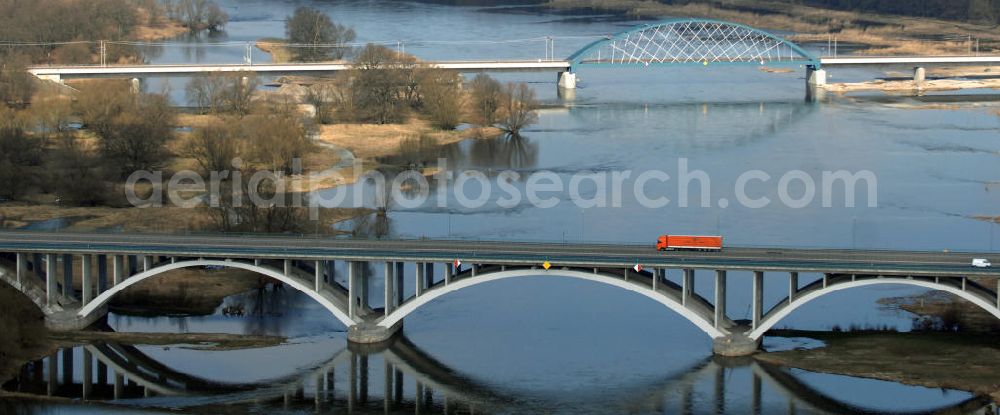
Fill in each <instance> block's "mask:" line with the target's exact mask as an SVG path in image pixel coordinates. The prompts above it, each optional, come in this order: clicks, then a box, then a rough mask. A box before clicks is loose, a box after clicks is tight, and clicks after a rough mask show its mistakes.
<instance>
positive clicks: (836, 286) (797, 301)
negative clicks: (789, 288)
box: [747, 276, 1000, 339]
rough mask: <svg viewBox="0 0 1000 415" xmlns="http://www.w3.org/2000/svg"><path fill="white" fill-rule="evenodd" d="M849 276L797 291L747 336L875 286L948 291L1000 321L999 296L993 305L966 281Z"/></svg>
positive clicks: (817, 282) (776, 307)
mask: <svg viewBox="0 0 1000 415" xmlns="http://www.w3.org/2000/svg"><path fill="white" fill-rule="evenodd" d="M845 277H846V278H845V280H846V279H847V278H850V279H849V280H846V281H843V282H833V283H830V282H829V280H828V282H827V285H826V286H825V287H824V286H823V280H818V281H816V282H814V283H813V284H810V285H809V286H806V287H804V288H803V289H802V290H801V291H799V292H797V293H796V294H795V295H794V296H793V297H791V301H789V297H786V298H785V299H784V300H782V301H780V302H779V303H778V305H777V306H775V307H774V308H773V309H772V310H771V311H770V312H768V313H767V315H765V316H764V317H763V319H761V321H760V323H759V324H758V325H757V326H756V327H755V328H754V329H753V330H752V331H750V332H749V333H747V335H748V336H749V337H750V338H752V339H760V338H761V337H763V336H764V333H767V331H768V330H770V329H771V328H773V327H774V326H775V325H776V324H778V323H779V322H780V321H781V320H783V319H784V318H785V317H788V316H789V315H791V314H792V312H794V311H795V310H796V309H798V308H799V307H802V306H804V305H806V304H808V303H810V302H811V301H813V300H815V299H818V298H820V297H823V296H825V295H827V294H831V293H834V292H838V291H843V290H849V289H853V288H861V287H868V286H874V285H909V286H915V287H922V288H928V289H931V290H936V291H943V292H947V293H949V294H953V295H955V296H958V297H960V298H962V299H964V300H966V301H968V302H970V303H972V304H975V305H976V306H977V307H979V308H982V309H983V310H984V311H986V312H987V313H990V314H992V315H993V316H994V317H996V318H997V319H1000V300H998V299H996V294H995V293H989V294H993V295H994V299H992V300H993V301H994V302H993V303H991V301H990V300H988V299H987V298H986V296H985V295H980V294H977V293H975V292H974V291H971V290H970V289H969V288H970V286H971V285H972V283H971V282H968V281H963V282H962V286H958V287H956V286H954V285H949V284H945V283H942V282H940V281H939V280H936V279H932V280H926V279H917V278H909V277H898V276H881V277H874V278H864V279H856V277H851V276H845ZM963 288H964V289H963ZM977 289H980V290H984V291H986V290H985V289H982V288H980V287H977Z"/></svg>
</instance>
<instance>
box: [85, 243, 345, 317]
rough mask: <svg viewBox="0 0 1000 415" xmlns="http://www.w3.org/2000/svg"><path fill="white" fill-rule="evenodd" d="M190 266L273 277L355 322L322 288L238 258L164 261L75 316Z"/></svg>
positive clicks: (126, 281)
mask: <svg viewBox="0 0 1000 415" xmlns="http://www.w3.org/2000/svg"><path fill="white" fill-rule="evenodd" d="M193 267H226V268H237V269H242V270H246V271H251V272H256V273H258V274H261V275H264V276H267V277H270V278H274V279H276V280H278V281H281V282H283V283H285V284H287V285H288V286H290V287H292V288H294V289H296V290H299V291H301V292H303V293H305V294H306V295H308V296H309V297H310V298H312V299H313V300H315V301H316V302H318V303H319V304H320V305H322V306H323V308H326V309H327V310H328V311H330V313H331V314H333V316H334V317H336V318H337V320H339V321H340V322H341V323H343V324H344V325H345V326H347V327H350V326H352V325H355V324H357V323H358V321H355V320H354V319H352V318H350V317H349V316H348V315H347V313H346V312H344V311H343V309H342V308H341V307H339V306H338V304H337V302H338V301H337V300H336V299H335V298H333V297H332V296H330V295H327V294H325V293H324V292H322V291H316V290H315V289H314V288H313V287H311V286H310V284H309V283H308V282H306V281H304V279H302V278H297V277H294V276H292V275H290V274H286V273H285V272H282V271H279V270H277V269H274V268H271V267H267V266H263V265H255V264H252V263H245V262H240V261H224V260H209V259H198V260H186V261H178V262H172V263H167V264H163V265H160V266H157V267H155V268H151V269H149V270H146V271H143V272H140V273H138V274H135V275H133V276H131V277H128V278H126V279H125V280H124V281H122V282H121V283H119V284H117V285H115V286H114V287H111V288H110V289H108V290H107V291H105V292H103V293H101V294H100V295H98V296H97V297H95V298H94V299H93V300H92V301H90V302H89V303H87V305H85V306H83V307H82V308H80V310H79V311H78V312H77V315H78V316H80V317H81V318H87V317H90V315H91V314H92V313H95V312H97V311H98V310H101V308H102V306H104V305H105V304H107V303H108V302H109V301H111V299H112V298H114V296H115V295H118V293H121V292H122V291H124V290H125V289H127V288H129V287H131V286H133V285H135V284H138V283H140V282H142V281H145V280H147V279H149V278H153V277H156V276H159V275H163V274H165V273H167V272H170V271H174V270H178V269H182V268H193Z"/></svg>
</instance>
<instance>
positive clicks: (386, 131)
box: [0, 0, 539, 315]
mask: <svg viewBox="0 0 1000 415" xmlns="http://www.w3.org/2000/svg"><path fill="white" fill-rule="evenodd" d="M0 1H3V0H0ZM42 1H49V0H42ZM72 1H76V0H72ZM96 1H98V2H108V4H117V3H114V2H117V1H119V0H96ZM192 1H193V2H199V1H200V2H201V3H205V4H210V3H206V2H204V1H202V0H177V1H168V2H166V3H165V4H168V5H169V4H172V5H174V6H178V5H184V4H185V2H192ZM100 4H103V3H100ZM174 6H171V7H174ZM160 13H165V14H166V16H167V17H169V21H174V23H173V26H171V27H173V28H174V29H172V30H173V31H177V30H179V29H178V28H179V27H184V28H185V29H186V30H187V29H188V28H195V30H203V29H206V28H208V29H211V28H212V27H215V26H211V25H209V26H206V24H209V23H205V22H211V21H213V20H212V19H213V18H211V17H204V16H203V17H196V18H194V17H191V16H187V17H186V19H188V20H186V22H187V23H184V24H183V25H182V24H180V23H177V19H178V18H180V17H183V16H185V15H184V12H181V11H178V10H177V9H168V10H166V11H163V10H161V11H160ZM210 15H211V13H208V14H206V15H205V16H210ZM177 16H180V17H177ZM167 17H164V16H160V17H157V18H156V20H155V21H156V22H160V23H163V22H165V21H167V20H164V19H167ZM145 18H146V19H147V20H148V21H154V19H153V18H152V17H150V16H146V17H145ZM192 19H193V20H192ZM192 22H194V23H192ZM295 24H301V25H302V27H300V28H295V27H292V26H291V25H295ZM289 25H290V26H289V33H295V34H296V35H297V36H305V37H307V38H311V39H312V38H315V39H319V38H322V36H338V38H337V39H340V40H343V41H349V40H350V39H353V36H354V34H353V30H351V29H350V28H346V27H343V26H341V25H338V24H335V23H333V22H331V21H330V20H329V17H328V16H326V15H325V14H323V13H320V12H318V11H316V10H313V9H308V8H300V9H299V10H297V11H296V14H295V16H293V17H290V18H289ZM303 30H306V31H308V30H318V31H319V32H320V33H315V34H310V33H302V31H303ZM133 32H142V30H140V29H135V30H133V29H130V30H129V31H128V33H133ZM167 32H168V31H167V30H164V31H163V32H161V34H166V33H167ZM337 39H333V38H331V39H327V40H328V41H329V42H322V43H335V41H336V40H337ZM89 52H93V51H89ZM89 52H88V53H89ZM354 52H355V53H352V54H351V56H350V58H351V59H350V60H344V61H345V62H349V63H350V65H351V68H352V69H351V70H349V71H347V72H345V73H344V74H343V76H338V77H336V78H335V79H333V80H329V79H326V80H315V79H308V80H300V81H301V82H298V83H295V84H283V85H281V86H280V87H279V88H277V89H273V90H272V89H259V88H258V86H260V81H259V80H258V79H257V77H256V76H255V75H254V74H252V73H238V74H213V75H208V76H205V77H198V78H194V79H193V80H192V81H191V82H190V83H189V84H188V85H187V86H186V88H185V94H186V97H187V100H188V101H189V102H188V103H189V104H190V105H191V106H192V107H193V108H197V109H198V110H196V112H195V113H179V111H178V110H177V109H176V108H173V107H172V105H171V103H170V101H169V99H168V98H167V96H166V94H163V93H149V92H145V91H142V90H141V89H140V90H135V89H133V88H132V85H131V84H130V83H129V82H126V81H113V80H81V81H71V82H69V83H68V85H70V86H71V88H56V87H53V86H52V85H51V84H50V83H47V82H41V81H37V80H34V79H31V78H30V75H26V74H25V73H24V72H23V71H19V70H16V69H15V70H12V71H10V73H11V74H14V75H16V77H15V78H13V79H10V78H2V77H0V87H5V86H6V85H15V86H16V87H17V88H13V89H4V88H0V93H3V94H4V96H3V97H2V98H3V99H2V101H3V102H5V103H6V104H7V105H5V106H4V105H0V112H2V117H0V148H2V149H4V151H3V152H2V153H0V192H2V194H0V227H7V228H19V227H24V226H28V225H35V224H38V225H41V226H43V227H44V226H49V225H51V227H53V228H57V229H64V230H70V231H73V230H103V231H112V232H120V231H131V232H145V233H161V232H166V233H175V232H188V231H196V232H199V231H200V232H205V231H221V232H233V231H235V232H278V233H313V232H315V233H323V234H330V235H337V234H343V233H348V234H352V235H354V236H358V237H374V238H381V237H385V236H386V235H384V234H381V233H379V232H383V231H386V229H383V228H382V227H378V226H375V227H373V226H370V224H369V222H370V220H369V219H370V218H369V216H371V215H373V214H375V215H376V219H375V220H376V221H378V220H379V219H378V218H379V217H381V216H384V215H385V214H386V212H387V211H388V207H380V208H378V209H372V208H354V207H343V208H323V209H319V213H320V217H319V219H320V220H319V221H318V222H310V221H309V220H308V219H307V218H306V214H307V211H308V207H298V206H297V205H294V202H289V201H290V200H291V201H294V200H300V199H301V198H302V197H305V196H302V197H298V196H301V195H303V194H306V193H307V192H310V191H315V190H322V189H326V188H331V187H336V186H343V185H347V184H351V183H352V182H353V180H354V179H355V178H356V177H358V176H360V175H361V174H363V173H364V172H366V171H370V170H378V169H389V170H393V169H396V168H399V167H413V166H415V165H416V166H421V165H422V166H424V167H423V168H424V171H425V173H426V174H432V173H433V172H434V171H435V169H434V168H433V167H431V166H429V165H427V164H426V163H428V162H429V160H432V159H433V158H434V157H436V154H437V153H438V151H439V150H440V149H441V148H443V147H444V146H448V145H452V144H454V143H457V142H460V141H463V140H468V139H493V138H497V137H501V136H503V135H505V134H517V133H518V132H519V130H520V129H521V128H523V127H524V126H525V125H528V124H531V123H533V122H535V120H536V119H537V118H535V115H534V111H535V109H536V108H538V106H539V105H538V103H537V101H536V100H535V98H534V95H533V91H531V90H530V89H528V88H527V87H526V86H524V85H523V84H513V83H511V84H506V85H504V84H501V83H499V82H497V81H495V80H493V79H492V78H489V77H487V76H485V75H483V76H480V77H477V78H476V79H475V80H473V81H472V82H471V83H470V85H469V86H468V88H466V87H464V86H463V85H462V79H461V78H459V77H458V75H457V73H454V72H451V71H445V70H440V69H436V68H430V67H427V66H425V65H422V64H421V63H420V62H419V61H417V60H416V59H415V58H414V57H412V56H409V55H403V54H398V53H396V52H394V51H391V50H389V49H387V48H384V47H381V46H375V45H368V46H366V47H364V48H360V49H358V50H356V51H354ZM43 55H44V54H42V55H37V56H35V57H34V58H32V59H33V61H35V62H38V61H39V60H45V59H46V58H44V57H43ZM88 56H90V57H89V58H88V59H93V56H92V53H91V54H89V55H88ZM346 57H347V56H345V54H344V51H343V50H341V49H338V48H329V49H326V48H317V49H306V50H300V51H297V55H296V56H295V58H296V59H303V58H304V59H312V60H329V59H343V58H346ZM20 62H22V63H21V64H22V65H23V64H25V63H24V61H20ZM4 73H5V74H6V73H7V72H4ZM385 75H388V76H385ZM307 81H308V82H307ZM512 120H514V121H512ZM460 126H461V127H462V128H458V127H460ZM15 156H17V157H15ZM348 156H349V157H351V158H353V160H348V159H346V157H348ZM387 159H391V160H392V161H388V163H392V164H389V165H386V164H384V163H386V161H384V160H387ZM234 160H240V162H239V164H240V165H239V166H236V164H234V163H236V162H235V161H234ZM299 160H301V163H299ZM399 163H405V165H398V164H399ZM358 166H360V167H361V169H362V171H354V170H355V169H356V168H357V167H358ZM234 168H236V169H238V170H239V172H240V173H242V174H243V177H250V176H251V175H252V174H253V173H255V172H261V171H265V172H277V173H280V175H277V174H276V175H275V176H276V177H277V178H276V179H274V180H273V181H272V182H269V183H265V184H262V185H260V186H259V187H257V188H254V189H245V188H241V189H230V187H234V186H235V185H236V184H235V183H232V182H234V181H232V180H224V181H223V182H222V186H223V187H224V188H223V189H221V199H222V200H221V201H220V204H219V206H214V207H199V208H195V209H188V208H183V207H178V206H173V205H171V204H167V205H166V206H162V207H158V208H157V209H156V211H155V212H151V211H150V210H148V209H146V208H147V207H149V206H145V205H143V206H133V205H132V204H131V203H129V202H127V201H126V200H124V199H125V196H124V193H125V186H124V182H125V178H126V177H127V176H128V175H130V173H131V172H135V171H142V170H146V171H162V172H163V174H164V177H165V178H168V179H169V178H170V177H171V176H172V175H173V174H175V173H177V172H181V171H189V170H190V171H196V172H200V173H201V174H202V176H203V177H208V174H209V173H210V172H221V171H230V170H233V169H234ZM331 171H332V173H331ZM66 177H75V180H74V181H73V183H68V181H67V180H65V178H66ZM338 177H340V178H343V179H340V180H334V179H335V178H338ZM241 185H242V186H246V185H247V183H246V181H244V182H243V183H242V184H241ZM173 186H176V187H172V188H156V187H153V186H150V185H145V184H144V185H143V186H139V187H138V188H136V193H137V194H138V195H139V196H140V198H147V197H149V196H150V195H151V194H153V192H163V193H161V194H163V195H166V194H167V193H166V192H167V191H170V190H178V191H180V193H181V194H182V195H183V196H184V197H186V198H189V199H190V198H204V197H205V196H206V195H207V193H206V190H204V189H194V188H188V187H184V186H183V185H173ZM230 190H233V191H230ZM236 190H240V192H236ZM251 193H256V194H257V195H259V196H261V197H263V198H264V200H269V199H270V200H275V199H274V198H277V199H280V200H281V201H283V202H281V203H276V204H274V205H271V206H265V207H258V206H255V205H254V204H253V203H252V199H249V198H250V197H252V196H250V194H251ZM230 194H232V195H239V196H238V197H241V198H246V199H248V200H243V201H242V203H241V204H240V203H237V202H238V201H237V200H236V199H232V198H229V197H227V195H230ZM235 197H237V196H233V198H235ZM150 206H154V205H150ZM306 206H308V204H306ZM345 221H348V222H347V225H348V226H349V228H348V229H347V230H342V229H338V228H335V227H334V225H335V224H338V223H341V222H345ZM8 265H9V264H8ZM75 284H76V285H77V286H79V284H80V281H79V279H78V278H77V281H75ZM265 284H267V281H264V280H262V279H260V278H259V277H258V276H256V275H255V274H250V273H246V272H241V271H233V270H218V271H209V270H201V269H198V270H181V271H175V272H171V273H170V275H165V276H163V277H162V278H157V279H153V280H150V281H144V282H142V283H140V284H138V285H136V286H135V287H132V288H130V289H129V290H128V291H126V292H125V293H123V295H121V296H120V297H118V298H116V299H114V300H113V301H112V302H111V304H110V307H111V308H112V309H113V310H115V311H116V312H119V313H126V314H139V315H141V314H145V313H148V312H149V310H157V311H158V312H161V313H162V312H167V313H170V314H175V315H205V314H211V313H213V312H214V311H215V310H216V308H217V307H218V305H219V304H221V302H222V301H223V299H224V298H226V297H228V296H232V295H235V294H239V293H244V292H247V291H250V290H253V289H255V288H260V287H261V286H264V285H265Z"/></svg>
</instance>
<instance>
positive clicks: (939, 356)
mask: <svg viewBox="0 0 1000 415" xmlns="http://www.w3.org/2000/svg"><path fill="white" fill-rule="evenodd" d="M768 335H769V336H778V337H809V338H814V339H817V340H822V341H823V342H825V343H826V347H822V348H818V349H812V350H791V351H783V352H772V353H760V354H757V355H755V358H756V359H758V360H761V361H763V362H767V363H772V364H776V365H780V366H785V367H794V368H799V369H803V370H809V371H812V372H822V373H832V374H838V375H847V376H856V377H863V378H869V379H879V380H886V381H892V382H900V383H904V384H907V385H915V386H924V387H929V388H948V389H960V390H965V391H970V392H973V393H977V394H982V395H990V396H991V397H992V398H993V399H994V400H1000V378H998V377H997V375H996V374H997V373H998V372H1000V335H983V334H978V335H974V334H963V333H832V332H811V331H798V330H772V331H771V332H769V333H768Z"/></svg>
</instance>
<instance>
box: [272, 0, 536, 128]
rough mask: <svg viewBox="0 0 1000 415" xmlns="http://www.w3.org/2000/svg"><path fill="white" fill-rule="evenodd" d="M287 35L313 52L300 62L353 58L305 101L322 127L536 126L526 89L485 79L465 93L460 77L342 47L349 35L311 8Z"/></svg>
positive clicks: (303, 53)
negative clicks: (413, 120) (414, 120)
mask: <svg viewBox="0 0 1000 415" xmlns="http://www.w3.org/2000/svg"><path fill="white" fill-rule="evenodd" d="M285 28H286V30H285V31H286V35H287V36H288V40H289V43H293V44H309V45H317V46H315V47H299V48H296V50H295V51H294V53H293V56H294V58H295V59H297V60H301V61H320V60H339V59H344V58H346V57H351V58H352V60H351V63H352V65H351V69H350V70H349V71H346V72H343V73H341V74H338V75H337V76H336V77H335V78H334V79H333V81H331V82H321V83H319V84H318V85H316V86H315V87H313V88H311V89H310V91H309V96H308V101H309V103H310V104H312V105H313V106H314V107H315V108H316V112H317V121H318V122H319V123H322V124H329V123H333V122H353V123H373V124H392V123H399V122H403V121H405V120H406V119H407V117H408V116H409V115H411V114H417V115H420V116H422V117H425V118H426V119H428V120H429V121H430V122H431V123H432V124H433V125H434V126H435V127H437V128H440V129H443V130H452V129H454V128H455V127H456V126H458V125H459V124H460V123H462V122H463V121H465V120H466V119H468V118H471V121H472V122H474V123H476V124H478V125H480V126H486V127H493V126H496V127H499V128H500V129H502V130H504V131H506V132H508V133H511V134H518V133H519V132H520V131H521V129H522V128H524V127H525V126H527V125H530V124H532V123H534V122H535V121H536V120H537V116H536V115H535V110H536V109H537V107H538V102H537V99H536V98H535V94H534V90H532V89H531V88H529V87H528V86H527V85H525V84H523V83H510V84H506V85H503V84H500V83H499V82H497V81H495V80H493V79H492V78H490V77H489V76H487V75H484V74H483V75H479V76H477V77H476V78H475V79H474V80H473V81H472V82H471V83H470V86H471V91H469V92H468V93H467V92H466V91H465V89H464V87H463V81H462V77H461V76H460V75H459V74H458V73H457V72H454V71H448V70H442V69H438V68H434V67H431V66H429V65H426V64H423V63H421V62H419V61H418V60H417V59H416V58H415V57H413V56H411V55H407V54H405V53H401V52H399V51H396V50H392V49H389V48H387V47H385V46H382V45H377V44H367V45H365V46H363V47H361V48H360V49H358V50H354V49H352V48H350V47H348V46H346V44H347V43H349V42H351V41H353V40H354V38H355V33H354V30H353V29H351V28H349V27H346V26H344V25H341V24H338V23H335V22H333V21H332V19H331V18H330V17H329V16H328V15H327V14H325V13H323V12H321V11H319V10H316V9H313V8H310V7H300V8H298V9H296V10H295V12H294V13H293V14H292V15H291V16H289V17H288V19H287V20H286V24H285ZM470 101H471V102H470ZM469 108H471V110H468V109H469Z"/></svg>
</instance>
